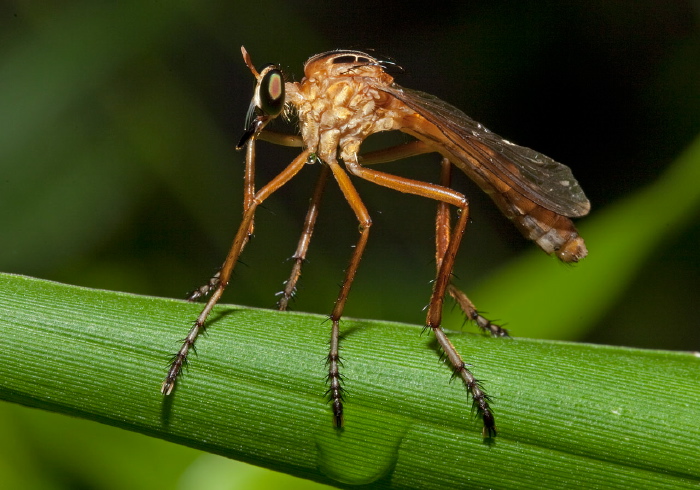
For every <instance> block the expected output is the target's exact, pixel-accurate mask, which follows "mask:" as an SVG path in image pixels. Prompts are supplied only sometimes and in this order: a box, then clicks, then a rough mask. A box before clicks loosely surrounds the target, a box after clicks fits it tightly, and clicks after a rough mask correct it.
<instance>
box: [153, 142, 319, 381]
mask: <svg viewBox="0 0 700 490" xmlns="http://www.w3.org/2000/svg"><path fill="white" fill-rule="evenodd" d="M310 154H311V152H310V151H308V150H304V151H303V152H302V153H301V154H300V155H299V156H298V157H296V158H295V159H294V161H292V163H290V164H289V165H288V166H287V168H285V169H284V170H283V171H282V172H281V173H280V174H279V175H277V176H276V177H275V178H274V179H272V180H271V181H270V182H269V183H268V184H267V185H265V186H264V187H263V188H262V189H260V190H259V191H258V192H257V193H255V195H253V197H252V199H251V200H250V202H249V203H248V207H247V209H246V210H245V213H244V214H243V221H242V222H241V224H240V226H239V227H238V231H237V232H236V236H235V238H234V239H233V244H232V245H231V249H230V250H229V253H228V255H227V257H226V260H225V261H224V264H223V265H222V267H221V270H220V271H219V275H218V279H217V281H216V287H215V288H214V289H213V292H212V294H211V296H210V298H209V301H207V303H206V305H205V306H204V309H203V310H202V312H201V313H200V314H199V316H198V317H197V320H196V321H195V322H194V325H193V326H192V329H191V330H190V332H189V334H188V335H187V337H186V338H185V340H184V342H183V344H182V347H181V348H180V350H179V351H178V352H177V354H175V357H174V358H173V360H172V362H171V364H170V369H169V370H168V374H167V376H166V377H165V380H164V381H163V385H162V386H161V391H162V393H163V394H165V395H168V394H170V393H171V392H172V390H173V388H174V387H175V382H176V380H177V378H178V376H179V375H180V374H181V372H182V366H183V365H185V363H186V362H187V354H188V353H189V350H190V349H191V348H192V347H193V346H194V343H195V341H196V340H197V337H198V336H199V334H200V332H201V331H202V330H203V329H204V322H205V321H206V320H207V317H208V316H209V313H211V310H212V309H213V308H214V306H215V305H216V303H217V302H218V301H219V298H221V295H222V294H223V292H224V289H225V288H226V286H227V285H228V281H229V279H230V278H231V273H232V272H233V268H234V267H235V265H236V263H237V262H238V257H239V256H240V254H241V251H242V250H243V248H244V247H245V244H246V243H247V242H248V237H249V232H250V230H251V227H252V225H253V217H254V216H255V210H256V209H257V207H258V205H259V204H260V203H262V202H263V201H265V199H267V198H268V197H270V195H271V194H272V193H274V192H275V191H276V190H277V189H279V188H280V187H282V186H283V185H284V184H286V183H287V182H289V180H290V179H291V178H292V177H294V176H295V175H296V174H297V173H299V171H300V170H301V169H302V168H303V167H304V165H306V162H307V160H308V158H309V155H310Z"/></svg>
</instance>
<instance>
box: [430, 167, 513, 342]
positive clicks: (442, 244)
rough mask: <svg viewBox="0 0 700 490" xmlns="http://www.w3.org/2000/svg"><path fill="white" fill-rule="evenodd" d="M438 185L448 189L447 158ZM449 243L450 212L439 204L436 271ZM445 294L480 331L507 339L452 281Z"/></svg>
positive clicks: (497, 326)
mask: <svg viewBox="0 0 700 490" xmlns="http://www.w3.org/2000/svg"><path fill="white" fill-rule="evenodd" d="M441 169H442V170H441V174H440V185H442V186H444V187H450V184H451V179H452V164H451V163H450V161H449V160H448V159H447V158H443V159H442V162H441ZM449 243H450V210H449V208H448V206H447V204H446V203H444V202H439V203H438V209H437V216H436V218H435V262H436V264H437V268H438V270H440V264H441V261H442V257H444V255H445V251H446V250H447V246H448V244H449ZM447 294H449V295H450V296H451V297H452V299H454V300H455V301H456V302H457V305H459V308H460V309H461V310H462V312H463V313H464V315H465V316H466V317H467V319H469V320H472V321H473V322H474V323H475V324H476V326H477V327H479V328H480V329H481V330H482V331H484V332H488V333H490V334H491V335H492V336H494V337H507V336H508V331H507V330H506V329H505V328H503V327H501V326H499V325H496V324H494V323H491V322H490V321H489V320H488V319H487V318H485V317H483V316H482V315H481V314H479V312H478V311H477V310H476V307H475V306H474V303H472V302H471V300H470V299H469V298H468V297H467V295H466V294H465V293H464V292H463V291H462V290H460V289H459V288H458V287H457V286H455V285H454V283H453V282H452V281H450V282H449V284H448V285H447Z"/></svg>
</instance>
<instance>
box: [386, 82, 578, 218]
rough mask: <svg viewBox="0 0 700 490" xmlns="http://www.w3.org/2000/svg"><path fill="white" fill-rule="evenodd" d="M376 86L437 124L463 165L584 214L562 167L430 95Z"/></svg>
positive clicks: (560, 209)
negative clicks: (476, 164)
mask: <svg viewBox="0 0 700 490" xmlns="http://www.w3.org/2000/svg"><path fill="white" fill-rule="evenodd" d="M375 88H377V89H378V90H381V91H383V92H387V93H388V94H390V95H392V96H394V97H396V98H397V99H399V100H400V101H401V102H403V103H404V104H406V105H407V106H408V107H409V108H411V109H412V110H414V111H415V112H417V113H418V114H419V115H421V116H422V117H424V118H425V119H427V120H428V121H429V122H430V123H432V124H433V125H434V126H436V127H437V128H438V130H439V131H440V132H441V133H442V135H443V136H444V137H445V138H447V139H448V140H449V141H450V142H451V143H452V144H453V145H454V146H456V147H457V148H459V149H460V150H461V151H462V152H463V153H464V154H461V155H460V154H459V153H455V155H454V156H455V157H456V158H459V159H460V160H461V161H462V162H463V163H464V164H466V165H467V166H468V167H472V168H473V167H474V163H473V161H472V159H476V160H477V161H478V162H480V163H481V164H482V165H483V166H484V167H486V169H487V170H488V171H490V172H491V173H493V174H494V175H495V176H497V177H498V178H499V179H501V180H502V181H503V182H505V183H506V184H508V185H510V186H511V187H512V188H513V189H515V190H516V191H517V192H518V193H520V194H522V195H523V196H525V197H526V198H528V199H530V200H532V201H534V202H536V203H537V204H539V205H541V206H543V207H545V208H547V209H549V210H550V211H554V212H556V213H558V214H561V215H563V216H568V217H578V216H585V215H586V214H588V211H589V210H590V202H589V201H588V199H587V198H586V195H585V194H584V193H583V190H582V189H581V187H580V186H579V184H578V182H577V181H576V179H575V178H574V176H573V174H572V173H571V169H569V167H567V166H566V165H563V164H561V163H558V162H556V161H554V160H552V159H551V158H549V157H548V156H546V155H542V154H541V153H538V152H536V151H534V150H532V149H530V148H526V147H524V146H518V145H516V144H514V143H511V142H510V141H508V140H506V139H504V138H502V137H500V136H498V135H497V134H495V133H493V132H491V131H489V130H488V129H486V128H485V127H484V126H483V125H481V124H480V123H478V122H476V121H474V120H473V119H472V118H470V117H469V116H467V115H466V114H465V113H463V112H462V111H460V110H459V109H457V108H456V107H454V106H452V105H450V104H448V103H447V102H444V101H442V100H440V99H439V98H437V97H435V96H434V95H430V94H427V93H425V92H420V91H418V90H411V89H407V88H403V87H400V86H399V85H397V84H392V85H391V86H386V85H383V86H379V85H376V86H375ZM469 157H471V159H470V158H469Z"/></svg>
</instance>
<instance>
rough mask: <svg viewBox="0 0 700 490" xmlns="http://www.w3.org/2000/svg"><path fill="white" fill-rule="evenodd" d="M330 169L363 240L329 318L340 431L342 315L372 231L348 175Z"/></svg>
mask: <svg viewBox="0 0 700 490" xmlns="http://www.w3.org/2000/svg"><path fill="white" fill-rule="evenodd" d="M327 164H328V167H329V168H330V169H331V171H332V172H333V177H335V180H336V182H338V186H339V187H340V190H341V191H342V193H343V196H344V197H345V199H346V200H347V201H348V204H350V207H351V208H352V210H353V212H354V213H355V216H356V217H357V221H358V222H359V231H360V238H359V239H358V240H357V243H356V244H355V249H354V250H353V253H352V257H351V258H350V263H349V264H348V267H347V269H345V278H344V279H343V283H342V285H341V287H340V293H339V294H338V299H336V301H335V305H334V306H333V312H332V313H331V316H330V319H331V322H332V323H333V325H332V327H331V342H330V349H329V352H328V383H329V387H328V394H329V395H330V401H331V404H332V406H333V419H334V423H335V426H336V427H338V428H340V427H342V426H343V388H342V386H341V384H340V382H341V376H340V371H339V369H340V364H341V363H340V354H339V343H340V317H341V316H342V315H343V309H344V308H345V302H346V301H347V299H348V295H349V294H350V288H351V287H352V282H353V280H354V279H355V273H356V272H357V268H358V266H359V265H360V259H361V258H362V254H363V252H364V251H365V246H366V245H367V239H368V238H369V229H370V226H372V219H371V218H370V217H369V213H368V212H367V208H366V207H365V205H364V204H363V202H362V199H361V198H360V195H359V194H358V193H357V190H356V189H355V186H353V185H352V182H350V178H349V177H348V174H347V173H345V170H343V169H342V168H341V167H340V165H338V162H336V161H331V162H327Z"/></svg>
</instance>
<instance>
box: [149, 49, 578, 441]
mask: <svg viewBox="0 0 700 490" xmlns="http://www.w3.org/2000/svg"><path fill="white" fill-rule="evenodd" d="M241 51H242V53H243V59H244V61H245V63H246V65H247V66H248V68H249V69H250V71H251V72H252V74H253V75H254V76H255V78H256V81H257V83H256V87H255V92H254V96H253V99H252V101H251V104H250V108H249V110H248V115H247V118H246V130H245V132H244V134H243V137H242V138H241V140H240V142H239V144H238V149H242V148H244V147H245V148H246V172H245V178H244V201H243V202H244V206H243V208H244V210H243V220H242V222H241V224H240V226H239V228H238V231H237V233H236V235H235V238H234V240H233V244H232V246H231V249H230V251H229V253H228V256H227V257H226V260H225V261H224V264H223V266H222V267H221V269H220V271H219V272H218V273H217V274H216V275H215V276H214V277H213V278H212V279H211V280H210V281H209V282H208V283H207V284H206V285H205V286H202V287H201V288H199V289H197V290H195V291H194V292H193V293H192V294H191V295H190V298H189V299H191V300H194V299H197V298H199V297H201V296H204V295H208V294H210V297H209V300H208V301H207V303H206V305H205V306H204V309H203V310H202V312H201V314H200V315H199V317H198V318H197V320H196V321H195V323H194V326H193V327H192V329H191V330H190V332H189V334H188V335H187V337H186V339H185V340H184V342H183V345H182V348H181V349H180V350H179V351H178V352H177V354H176V355H175V356H174V357H173V360H172V363H171V366H170V369H169V371H168V374H167V376H166V378H165V381H163V384H162V387H161V391H162V392H163V394H165V395H168V394H170V393H171V391H172V390H173V387H174V386H175V383H176V380H177V378H178V376H179V375H180V373H181V371H182V367H183V365H184V364H185V362H186V360H187V354H188V352H189V350H190V349H192V347H193V346H194V343H195V341H196V339H197V336H198V335H199V333H200V332H201V331H202V329H203V328H204V324H205V321H206V319H207V317H208V316H209V313H210V312H211V311H212V309H213V308H214V306H215V305H216V303H217V302H218V301H219V298H221V295H222V293H223V292H224V289H225V287H226V286H227V284H228V282H229V279H230V277H231V272H232V271H233V268H234V266H235V265H236V263H237V261H238V258H239V256H240V254H241V252H242V251H243V248H244V247H245V245H246V244H247V242H248V239H249V237H250V235H251V234H252V232H253V226H254V215H255V211H256V209H257V207H258V206H259V205H260V203H262V202H263V201H265V199H267V198H268V197H269V196H270V195H271V194H272V193H274V192H275V191H277V190H278V189H279V188H280V187H282V186H284V185H285V184H286V183H287V182H289V181H290V180H291V179H292V178H293V177H294V176H295V175H296V174H297V173H299V172H300V171H301V170H302V168H304V167H305V166H306V165H307V164H308V163H313V164H318V165H321V166H322V171H321V173H320V176H319V179H318V182H317V184H316V188H315V191H314V195H313V198H312V199H311V204H310V206H309V209H308V211H307V215H306V220H305V224H304V228H303V231H302V234H301V238H300V240H299V244H298V247H297V250H296V253H295V254H294V256H293V258H294V266H293V268H292V273H291V275H290V278H289V280H288V281H286V283H285V289H284V291H283V292H282V293H280V294H281V297H280V300H279V307H280V309H282V310H284V309H286V308H287V304H288V302H289V300H290V298H291V297H292V296H293V295H294V292H295V289H296V284H297V281H298V279H299V276H300V274H301V265H302V263H303V261H304V259H305V257H306V252H307V250H308V244H309V241H310V239H311V236H312V234H313V229H314V224H315V221H316V216H317V215H318V208H319V204H320V200H321V195H322V193H323V189H324V187H325V185H326V182H327V180H328V179H329V177H330V176H331V175H332V176H333V178H334V180H335V181H336V183H337V184H338V186H339V187H340V190H341V192H342V193H343V195H344V197H345V199H346V200H347V202H348V204H349V205H350V207H351V208H352V211H353V212H354V214H355V216H356V218H357V221H358V223H359V238H358V240H357V243H356V245H355V248H354V250H353V252H352V255H351V257H350V262H349V265H348V267H347V269H346V271H345V278H344V279H343V282H342V285H341V288H340V293H339V294H338V298H337V300H336V302H335V305H334V307H333V311H332V312H331V314H330V320H331V324H332V326H331V340H330V349H329V354H328V361H327V364H328V376H327V379H328V384H329V388H328V391H327V395H328V397H329V401H330V404H331V407H332V412H333V421H334V425H335V426H336V427H342V425H343V388H342V386H341V375H340V367H341V366H340V361H339V359H340V357H339V335H340V325H339V321H340V318H341V316H342V314H343V309H344V307H345V303H346V301H347V298H348V294H349V292H350V288H351V286H352V283H353V279H354V278H355V273H356V272H357V270H358V266H359V264H360V259H361V258H362V254H363V252H364V249H365V245H366V244H367V240H368V238H369V231H370V228H371V225H372V220H371V218H370V215H369V212H368V211H367V208H366V207H365V205H364V204H363V202H362V199H361V198H360V196H359V194H358V192H357V191H356V190H355V186H354V185H353V183H352V181H351V179H350V175H352V176H354V177H358V178H361V179H365V180H368V181H370V182H373V183H375V184H377V185H380V186H383V187H388V188H389V189H393V190H396V191H399V192H404V193H409V194H416V195H419V196H423V197H426V198H428V199H432V200H434V201H437V203H438V210H437V217H436V252H435V257H436V264H437V272H436V277H435V281H434V282H433V290H432V295H431V298H430V303H429V305H428V309H427V318H426V328H427V329H430V331H432V332H433V333H434V335H435V337H436V339H437V342H438V344H439V346H440V348H441V349H442V351H443V352H444V354H445V356H446V358H447V360H448V361H449V363H450V364H451V366H452V369H453V370H454V374H455V375H456V376H458V377H459V378H461V379H462V381H463V382H464V385H465V387H466V389H467V392H468V394H469V395H470V396H471V398H472V403H473V409H475V411H476V413H477V415H478V416H479V417H480V418H481V420H482V422H483V431H482V435H483V437H484V438H492V437H495V436H496V423H495V418H494V415H493V411H492V409H491V407H490V405H489V402H490V399H489V397H488V395H487V394H486V393H485V392H484V389H483V388H482V386H481V384H480V383H479V381H478V380H476V379H475V378H474V376H473V375H472V373H471V372H470V371H469V369H468V368H467V365H466V364H465V363H464V361H463V360H462V357H461V356H460V354H459V353H458V352H457V350H456V349H455V347H454V346H453V345H452V343H451V342H450V340H449V339H448V338H447V336H446V335H445V333H444V331H443V330H442V328H441V326H440V323H441V319H442V307H443V301H444V298H445V296H446V295H450V296H451V297H453V298H454V299H455V300H456V302H457V304H458V305H459V306H460V308H461V309H462V310H463V311H464V313H465V315H466V316H467V318H469V319H471V320H473V321H474V322H475V323H476V325H477V326H478V327H479V328H480V329H482V330H483V331H485V332H488V333H490V334H491V335H493V336H506V335H507V332H506V331H505V330H504V329H503V328H501V327H500V326H498V325H495V324H493V323H491V322H490V321H489V320H487V319H486V318H484V317H483V316H482V315H480V314H479V313H478V311H477V310H476V308H475V307H474V305H473V304H472V302H471V301H470V300H469V298H468V297H467V295H466V294H464V293H463V292H462V291H460V290H459V289H457V287H455V286H454V285H453V284H452V282H451V275H452V270H453V267H454V261H455V256H456V255H457V250H458V248H459V245H460V242H461V240H462V235H463V233H464V230H465V228H466V225H467V222H468V219H469V203H468V201H467V199H466V197H465V196H464V195H463V194H461V193H460V192H458V191H456V190H454V189H452V188H451V187H450V173H451V170H452V167H453V166H455V167H457V168H459V169H460V170H461V171H463V172H464V173H465V174H466V175H467V176H468V177H469V178H471V179H472V180H473V181H475V182H476V183H477V184H478V185H479V186H480V188H481V189H482V190H484V191H485V192H486V193H487V194H488V195H489V196H490V197H491V199H492V200H493V201H494V202H495V204H496V205H497V206H498V208H499V209H500V210H501V211H502V212H503V213H504V214H505V215H506V216H507V217H508V218H509V219H510V220H511V221H512V222H513V223H514V224H515V226H516V227H517V228H518V229H519V230H520V231H521V232H522V233H523V235H524V236H525V237H526V238H528V239H530V240H533V241H534V242H535V243H536V244H537V245H538V246H539V247H540V248H541V249H542V250H544V251H545V252H546V253H548V254H555V255H556V256H557V257H558V258H559V259H560V260H562V261H564V262H577V261H578V260H580V259H582V258H584V257H585V256H586V254H587V250H586V246H585V243H584V241H583V238H581V237H580V236H579V234H578V232H577V230H576V228H575V227H574V225H573V223H572V221H571V219H570V218H574V217H580V216H584V215H586V214H587V213H588V211H589V209H590V203H589V201H588V199H587V198H586V196H585V195H584V193H583V191H582V189H581V187H580V186H579V184H578V182H576V179H574V177H573V175H572V173H571V170H570V169H569V168H568V167H566V166H564V165H562V164H560V163H557V162H555V161H554V160H552V159H551V158H549V157H546V156H544V155H542V154H540V153H537V152H535V151H533V150H531V149H529V148H525V147H522V146H518V145H515V144H513V143H511V142H510V141H507V140H505V139H503V138H501V137H500V136H498V135H496V134H494V133H492V132H491V131H489V130H488V129H486V128H484V127H483V126H482V125H481V124H479V123H477V122H476V121H474V120H473V119H471V118H469V117H468V116H467V115H466V114H464V113H463V112H461V111H460V110H458V109H456V108H454V107H453V106H451V105H449V104H447V103H446V102H443V101H442V100H440V99H438V98H437V97H434V96H432V95H429V94H426V93H423V92H419V91H416V90H410V89H406V88H403V87H400V86H399V85H397V84H396V83H395V82H394V79H393V77H392V76H391V75H390V74H389V73H388V71H387V67H388V66H389V65H391V64H392V63H389V62H383V61H381V60H379V59H377V58H374V57H372V56H370V55H368V54H366V53H363V52H360V51H348V50H339V51H330V52H326V53H322V54H318V55H316V56H313V57H311V58H310V59H309V60H308V61H307V62H306V63H305V65H304V78H303V79H302V80H301V81H300V82H285V79H284V76H283V74H282V71H281V69H280V67H279V66H277V65H267V66H265V67H264V68H262V69H261V70H260V71H258V70H256V69H255V67H254V66H253V64H252V61H251V59H250V56H249V55H248V52H247V51H246V50H245V48H244V47H242V48H241ZM285 110H289V111H293V112H295V113H296V115H297V116H298V121H299V128H300V135H287V134H282V133H275V132H271V131H268V130H266V129H265V127H266V125H267V124H268V123H269V122H270V121H272V120H273V119H275V118H277V117H279V116H280V115H281V114H283V113H284V112H285ZM391 130H398V131H402V132H404V133H407V134H409V135H411V136H413V137H415V140H414V141H411V142H409V143H405V144H402V145H399V146H396V147H391V148H387V149H384V150H379V151H375V152H371V153H367V154H364V155H360V147H361V145H362V142H363V141H364V140H365V138H367V137H368V136H369V135H371V134H374V133H377V132H380V131H391ZM256 140H266V141H269V142H272V143H276V144H280V145H285V146H296V147H301V148H302V151H301V153H300V154H299V155H298V156H297V157H296V158H295V159H294V160H293V161H292V162H291V163H290V164H289V165H288V166H287V167H286V168H285V169H284V170H283V171H282V172H280V173H279V174H278V175H277V176H276V177H274V178H273V179H272V180H271V181H270V182H268V183H267V184H266V185H264V186H262V187H261V188H260V189H258V190H256V189H255V186H254V182H253V176H254V170H255V143H256ZM433 152H434V153H438V154H439V155H441V157H442V159H441V176H440V183H439V184H435V183H428V182H423V181H417V180H412V179H408V178H404V177H400V176H397V175H393V174H388V173H385V172H381V171H379V170H375V169H374V168H368V167H369V166H371V165H374V164H379V163H382V162H386V161H392V160H398V159H401V158H406V157H409V156H413V155H418V154H422V153H433ZM450 206H453V207H455V208H456V210H457V217H456V221H455V223H454V224H453V223H452V217H451V211H450Z"/></svg>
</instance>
